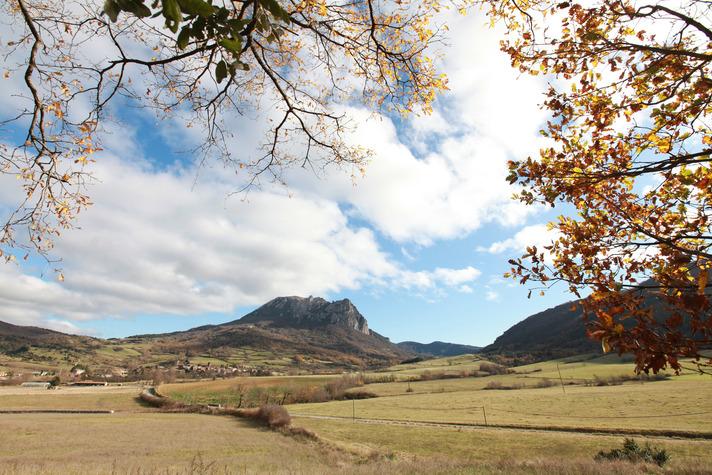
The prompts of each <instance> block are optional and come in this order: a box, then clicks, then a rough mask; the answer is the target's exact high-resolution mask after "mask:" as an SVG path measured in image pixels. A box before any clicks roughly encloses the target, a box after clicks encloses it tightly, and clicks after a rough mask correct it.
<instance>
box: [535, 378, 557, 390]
mask: <svg viewBox="0 0 712 475" xmlns="http://www.w3.org/2000/svg"><path fill="white" fill-rule="evenodd" d="M552 386H556V382H555V381H552V380H551V379H549V378H542V379H540V380H539V381H537V383H536V387H537V388H550V387H552Z"/></svg>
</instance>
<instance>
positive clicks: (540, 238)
mask: <svg viewBox="0 0 712 475" xmlns="http://www.w3.org/2000/svg"><path fill="white" fill-rule="evenodd" d="M559 235H560V234H559V232H558V231H557V230H555V229H549V227H548V226H547V225H545V224H535V225H532V226H526V227H524V228H522V229H521V230H519V231H518V232H517V233H516V234H515V235H514V236H513V237H511V238H508V239H505V240H503V241H498V242H495V243H492V244H491V245H490V246H489V247H480V248H478V250H479V251H486V252H490V253H492V254H501V253H503V252H513V253H521V252H524V251H525V250H526V248H527V246H536V247H537V249H538V250H539V251H540V252H544V254H545V255H548V253H547V252H546V251H545V249H544V246H549V245H551V243H552V242H554V241H556V240H557V239H558V238H559Z"/></svg>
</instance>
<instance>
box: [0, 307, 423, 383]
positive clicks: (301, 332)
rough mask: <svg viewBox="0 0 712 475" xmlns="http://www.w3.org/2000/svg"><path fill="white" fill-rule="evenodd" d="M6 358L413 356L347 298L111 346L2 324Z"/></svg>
mask: <svg viewBox="0 0 712 475" xmlns="http://www.w3.org/2000/svg"><path fill="white" fill-rule="evenodd" d="M3 354H4V355H6V356H10V357H13V358H17V359H20V360H22V361H32V362H45V361H49V360H53V361H55V362H56V363H57V364H58V365H60V364H65V363H66V362H67V361H70V360H71V361H72V362H76V361H81V362H83V363H87V364H89V365H97V366H126V365H132V366H135V365H140V366H144V367H150V366H155V365H166V364H171V362H173V363H175V361H176V360H177V359H194V360H196V361H211V362H212V364H217V365H234V364H240V365H249V366H253V367H260V368H262V369H265V370H268V371H270V370H274V371H284V370H288V369H290V367H295V369H299V370H302V369H305V370H311V369H327V368H344V369H346V368H365V367H380V366H388V365H391V364H393V363H397V362H400V361H402V360H404V359H407V358H410V357H412V356H414V354H413V353H412V352H411V351H408V350H405V349H403V348H400V347H399V346H397V345H395V344H394V343H392V342H391V341H390V340H389V339H388V338H386V337H384V336H381V335H379V334H378V333H376V332H374V331H373V330H371V329H369V327H368V322H367V321H366V318H364V316H363V315H361V313H360V312H359V311H358V309H357V308H356V306H355V305H354V304H353V303H352V302H351V301H349V300H348V299H344V300H338V301H335V302H328V301H326V300H324V299H322V298H319V297H308V298H302V297H279V298H276V299H274V300H271V301H270V302H268V303H266V304H265V305H263V306H261V307H260V308H258V309H257V310H255V311H253V312H251V313H249V314H247V315H245V316H244V317H242V318H240V319H238V320H234V321H231V322H227V323H223V324H220V325H205V326H201V327H197V328H192V329H190V330H186V331H180V332H173V333H164V334H152V335H136V336H132V337H128V338H120V339H109V340H103V339H99V338H89V337H78V336H72V335H65V334H63V333H59V332H55V331H52V330H45V329H42V328H37V327H20V326H16V325H10V324H6V323H1V322H0V357H2V355H3ZM0 359H1V358H0ZM0 365H2V361H0Z"/></svg>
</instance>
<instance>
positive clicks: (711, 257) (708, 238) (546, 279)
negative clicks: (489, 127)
mask: <svg viewBox="0 0 712 475" xmlns="http://www.w3.org/2000/svg"><path fill="white" fill-rule="evenodd" d="M480 3H482V4H484V5H485V6H486V8H487V9H488V11H489V14H490V16H491V18H492V21H495V22H504V23H505V24H506V26H507V29H508V34H507V36H506V38H505V40H504V41H503V42H502V49H503V50H504V51H506V52H507V53H508V54H509V56H510V58H511V61H512V65H513V66H514V67H515V68H518V69H519V71H521V72H522V73H526V74H531V75H548V77H549V79H550V82H549V87H548V92H547V95H546V98H545V102H544V104H543V106H544V107H545V108H546V109H547V110H548V111H549V112H550V120H549V122H548V123H547V124H546V127H545V129H544V130H543V131H542V133H543V135H544V136H545V137H546V140H547V145H546V146H545V147H544V148H543V149H542V150H541V151H540V154H539V156H537V157H530V158H527V159H522V160H518V161H515V162H512V163H510V175H509V181H510V182H511V183H513V184H518V185H520V186H521V187H522V190H521V192H520V193H519V194H518V198H519V199H520V200H521V201H523V202H524V203H527V204H532V205H534V204H545V205H550V206H554V205H562V204H563V206H565V209H566V210H567V212H566V213H564V215H562V216H561V217H559V219H558V221H556V222H553V223H550V227H551V229H552V231H553V232H558V234H555V235H556V236H557V238H556V239H555V241H554V243H553V245H552V246H547V248H546V249H537V248H536V247H534V246H532V247H530V248H529V249H527V252H526V254H525V255H524V256H522V257H521V258H519V259H514V260H512V261H510V262H511V264H512V269H511V272H510V273H509V274H510V275H511V276H512V277H513V278H515V279H518V280H520V281H521V283H523V284H524V283H527V282H530V283H531V282H536V284H535V286H536V287H538V288H539V289H541V290H546V289H547V288H549V287H551V286H552V285H556V284H558V283H563V284H565V285H566V286H567V287H568V289H569V290H570V291H571V292H573V293H574V294H576V295H580V294H581V295H583V294H584V293H587V292H590V294H589V295H587V298H585V299H583V300H582V303H583V306H584V310H585V311H586V315H587V316H588V318H589V321H588V327H589V333H590V335H591V336H592V337H594V338H597V339H599V340H601V342H602V346H603V348H604V350H609V349H613V350H616V351H618V352H620V353H622V352H633V353H635V356H636V362H637V367H638V370H641V371H646V372H648V371H654V372H657V371H659V370H661V369H663V368H666V367H671V368H672V369H674V370H680V369H681V367H682V366H683V362H682V361H681V359H682V358H686V357H687V358H692V359H693V361H696V362H697V363H698V364H703V363H707V364H709V363H710V361H709V358H705V357H704V356H703V353H704V352H703V349H704V348H705V347H709V346H710V345H711V344H712V305H711V299H710V297H711V295H710V294H711V293H710V287H711V286H712V279H710V278H709V274H710V269H711V268H712V248H711V246H712V216H711V214H712V205H711V203H710V200H711V199H712V166H711V163H710V151H711V148H712V124H710V116H709V115H710V111H711V108H710V107H711V106H710V100H711V99H712V98H711V96H710V92H711V91H712V76H711V74H712V69H711V67H710V62H711V61H712V18H711V16H710V15H711V13H712V10H711V8H712V5H711V4H710V2H706V1H698V0H680V1H676V2H644V1H629V0H596V1H587V2H582V1H581V2H569V1H549V0H527V1H525V0H506V1H494V0H492V1H490V0H486V1H483V2H480ZM569 210H571V212H568V211H569ZM697 368H698V369H699V368H700V366H698V367H697Z"/></svg>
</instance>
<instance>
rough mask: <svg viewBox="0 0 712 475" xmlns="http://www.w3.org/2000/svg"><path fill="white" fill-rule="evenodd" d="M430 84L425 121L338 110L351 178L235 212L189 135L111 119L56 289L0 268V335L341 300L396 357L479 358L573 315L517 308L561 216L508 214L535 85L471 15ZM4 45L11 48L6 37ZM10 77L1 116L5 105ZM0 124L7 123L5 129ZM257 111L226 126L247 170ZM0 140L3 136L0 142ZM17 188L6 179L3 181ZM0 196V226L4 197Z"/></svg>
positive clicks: (12, 101) (145, 329) (62, 253)
mask: <svg viewBox="0 0 712 475" xmlns="http://www.w3.org/2000/svg"><path fill="white" fill-rule="evenodd" d="M448 23H449V27H450V29H449V32H448V35H447V36H448V47H447V49H446V50H445V56H444V60H443V63H442V64H441V69H442V70H443V71H444V72H445V73H446V74H447V75H448V78H449V88H450V90H449V91H447V92H446V93H444V94H443V95H442V96H441V97H440V98H439V99H438V100H437V102H436V104H435V107H434V111H433V114H432V115H429V116H409V117H407V118H404V119H394V118H392V117H387V116H384V115H372V114H369V113H368V112H367V111H365V110H363V109H362V108H361V107H359V106H356V105H349V106H344V107H345V109H344V110H345V112H346V113H347V114H348V116H349V117H350V118H351V119H352V123H353V130H352V131H351V132H350V134H349V140H351V141H353V143H357V144H365V145H367V146H368V147H369V148H371V149H372V150H373V152H374V155H373V158H372V160H371V161H370V163H369V164H368V166H367V168H366V172H365V176H363V177H358V178H356V179H355V180H354V179H353V178H352V177H351V175H350V173H348V172H346V171H344V170H339V169H335V168H332V169H328V170H327V171H326V172H325V173H322V174H320V175H318V176H317V175H315V174H314V173H313V172H311V171H309V170H303V169H295V170H290V171H289V172H288V176H287V181H288V185H289V186H288V188H286V189H285V188H284V187H277V186H271V185H269V184H267V185H264V186H263V187H262V188H261V189H259V190H256V191H253V192H251V193H250V194H249V195H248V196H247V197H244V196H235V195H232V194H231V192H233V191H234V190H235V183H234V182H233V181H231V179H230V174H229V173H226V172H225V171H224V170H223V169H222V167H221V166H220V165H219V164H208V165H206V166H203V167H202V168H198V167H197V165H196V159H195V157H193V156H191V155H190V154H186V153H185V150H187V149H189V148H190V145H191V144H194V143H195V141H196V140H198V139H199V138H198V137H195V131H194V130H190V129H186V128H184V127H183V126H181V125H180V124H179V123H178V122H175V121H170V120H165V121H162V120H159V119H157V118H156V117H153V116H149V115H146V114H142V113H141V112H140V111H139V112H130V113H129V112H126V113H123V114H119V115H118V116H116V117H114V121H113V122H112V123H109V124H107V125H106V132H105V133H104V134H103V137H102V139H103V148H104V150H103V151H102V152H100V153H99V154H97V155H96V156H95V157H94V158H95V159H96V163H94V164H93V165H92V172H93V173H94V175H95V176H96V178H97V181H96V183H95V184H93V185H92V186H91V188H90V190H89V192H90V195H91V197H92V201H93V202H94V205H93V206H92V207H90V208H89V209H88V210H87V211H86V212H82V213H81V215H80V217H79V221H78V223H77V224H78V226H77V228H76V229H72V230H68V231H66V232H64V233H63V234H62V236H61V237H60V238H58V239H57V242H56V248H55V250H54V255H56V256H58V257H61V259H62V263H61V265H62V269H63V275H64V280H63V281H61V282H60V281H59V280H58V279H57V276H56V274H55V273H54V272H53V266H52V265H50V264H48V263H46V262H45V261H43V260H42V259H40V258H35V257H31V258H30V259H28V261H24V262H22V261H21V262H20V263H19V264H15V263H9V264H0V320H3V321H7V322H10V323H15V324H21V325H37V326H42V327H48V328H52V329H56V330H60V331H65V332H70V333H82V334H89V335H94V336H99V337H122V336H129V335H134V334H143V333H157V332H166V331H176V330H182V329H188V328H191V327H195V326H199V325H205V324H215V323H222V322H225V321H230V320H234V319H235V318H237V317H240V316H242V315H245V314H246V313H248V312H249V311H251V310H253V309H255V308H256V307H258V306H259V305H261V304H263V303H265V302H267V301H269V300H270V299H272V298H275V297H278V296H286V295H299V296H309V295H312V296H321V297H324V298H326V299H329V300H337V299H342V298H349V299H351V300H352V301H353V302H354V304H355V305H356V306H357V308H358V309H359V310H360V311H361V313H362V314H363V315H364V316H365V317H366V318H367V319H368V322H369V327H370V328H371V329H373V330H375V331H377V332H379V333H380V334H382V335H384V336H387V337H389V338H390V339H391V340H392V341H396V342H398V341H404V340H415V341H421V342H430V341H434V340H441V341H449V342H455V343H463V344H471V345H477V346H484V345H487V344H489V343H491V342H492V341H494V339H495V338H496V337H497V336H499V335H500V334H501V333H502V332H504V331H505V330H506V329H507V328H509V327H510V326H512V325H513V324H515V323H517V322H519V321H521V320H522V319H524V318H526V317H527V316H529V315H532V314H534V313H536V312H539V311H542V310H544V309H546V308H550V307H553V306H555V305H558V304H560V303H563V302H565V301H567V300H570V299H571V296H570V295H567V294H565V293H564V292H563V291H562V290H559V289H555V290H553V291H551V292H549V293H547V295H546V296H544V297H540V296H538V295H534V296H532V298H531V299H528V298H527V293H528V289H527V288H525V287H522V286H519V285H518V284H517V283H515V282H512V281H509V280H506V279H504V278H503V273H504V272H506V271H507V270H508V268H509V266H508V264H507V260H508V259H510V258H512V257H517V256H519V255H521V253H522V251H523V250H524V248H525V246H526V245H531V244H536V245H538V246H542V245H544V244H546V243H547V242H549V241H550V240H551V239H552V234H551V231H548V230H547V227H546V223H547V222H548V221H550V220H552V219H555V217H556V215H557V214H558V213H559V211H558V210H556V209H554V210H550V209H541V208H534V207H527V206H524V205H522V204H520V203H518V202H516V201H513V200H512V199H511V195H512V193H513V192H514V191H516V190H514V189H513V188H512V187H510V186H509V185H508V184H507V182H506V180H505V178H506V175H507V166H506V163H507V161H508V160H511V159H518V158H519V159H521V158H526V157H527V156H530V155H531V156H535V155H536V154H537V151H538V149H539V148H540V146H541V145H542V142H541V140H542V139H541V137H540V134H539V130H540V129H541V128H542V126H543V125H544V123H545V121H546V115H545V113H544V111H542V110H541V108H540V107H539V104H540V103H541V102H542V100H543V96H542V94H543V92H544V89H545V86H546V83H545V80H544V79H543V78H539V77H536V78H533V77H529V76H520V74H519V73H518V72H517V71H515V70H513V69H512V68H511V67H510V65H509V61H508V58H507V57H506V55H505V54H504V53H502V52H500V51H499V47H498V44H499V39H500V35H501V31H497V30H493V29H490V28H489V26H488V22H487V21H486V19H485V18H484V17H483V16H482V15H480V14H478V13H476V12H474V13H471V14H469V15H466V16H460V15H457V14H452V15H451V16H450V17H449V18H448ZM2 28H5V30H0V40H3V41H4V37H7V36H8V35H9V32H8V31H7V28H9V27H8V26H7V24H4V25H2ZM20 80H21V77H19V75H13V76H11V77H10V78H8V79H6V80H5V81H6V82H5V84H4V86H5V87H3V90H2V91H3V92H2V97H0V107H2V110H3V111H5V112H4V113H7V112H8V111H10V112H11V111H13V107H15V108H16V107H17V105H18V99H17V97H16V95H15V94H14V93H13V91H14V89H15V88H20V87H21V84H20V83H19V81H20ZM3 118H5V117H3ZM261 120H262V121H264V120H267V118H266V117H264V116H263V115H260V113H258V112H256V113H255V114H254V115H251V116H250V117H249V120H248V119H245V120H243V121H242V122H239V121H238V122H235V125H234V127H235V135H236V137H237V139H236V140H237V142H236V143H235V147H236V148H239V149H240V153H244V154H249V153H252V152H251V150H252V149H251V148H250V144H251V143H253V142H254V141H255V139H254V137H253V135H254V132H255V130H254V129H253V127H255V126H254V124H255V123H257V124H259V121H261ZM0 134H2V136H1V137H0V138H1V139H2V140H3V141H6V142H10V143H11V142H12V141H13V140H16V139H17V131H16V130H12V129H8V128H4V129H2V130H0ZM13 180H14V179H13ZM13 180H8V179H7V177H6V178H3V179H2V180H0V218H4V216H3V215H2V213H3V212H4V213H7V212H8V210H10V209H11V208H12V205H13V203H14V201H13V200H15V199H16V197H17V194H16V190H14V188H16V187H17V184H15V183H13Z"/></svg>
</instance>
